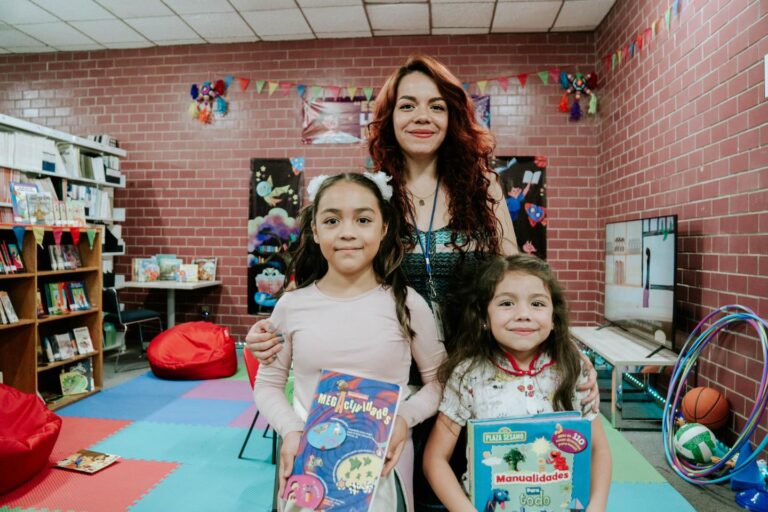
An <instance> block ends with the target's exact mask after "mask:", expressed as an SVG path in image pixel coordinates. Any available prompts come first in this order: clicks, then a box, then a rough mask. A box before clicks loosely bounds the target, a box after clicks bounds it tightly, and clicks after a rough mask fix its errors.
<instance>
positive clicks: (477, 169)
mask: <svg viewBox="0 0 768 512" xmlns="http://www.w3.org/2000/svg"><path fill="white" fill-rule="evenodd" d="M411 73H423V74H425V75H426V76H428V77H429V78H430V79H432V81H433V82H435V85H436V86H437V89H438V91H440V95H441V96H442V98H443V99H444V100H445V102H446V103H447V105H448V130H447V133H446V136H445V140H444V141H443V143H442V145H441V146H440V148H439V149H438V152H437V174H438V176H439V178H440V183H441V184H442V186H443V187H445V190H446V191H447V193H448V199H449V201H448V203H449V204H448V212H449V214H450V217H451V228H452V229H453V231H454V233H453V238H452V240H451V242H452V243H453V246H454V247H456V248H457V249H458V250H460V251H461V252H462V253H463V252H464V251H465V250H466V248H467V245H468V244H470V243H472V248H473V249H474V250H476V251H480V252H483V253H486V254H499V253H500V252H501V237H500V232H499V220H498V219H497V218H496V215H495V214H494V211H493V204H494V200H493V199H492V198H491V196H490V194H489V186H490V183H491V182H490V179H489V176H491V174H492V173H493V170H492V169H491V167H490V165H489V159H490V157H491V153H492V152H493V148H494V144H495V141H494V139H493V136H492V135H491V134H490V133H489V132H488V130H486V129H485V128H484V127H483V126H482V125H480V124H479V123H478V122H477V121H476V120H475V108H474V105H473V103H472V100H471V99H470V97H469V96H468V95H467V93H466V92H465V91H464V88H463V87H462V85H461V82H460V81H459V80H458V78H456V77H455V76H454V75H453V74H452V73H451V72H450V71H448V69H447V68H446V67H445V66H444V65H442V64H441V63H440V62H438V61H437V60H435V59H434V58H432V57H429V56H426V55H415V56H411V57H409V58H408V60H407V61H406V63H405V64H404V65H403V66H401V67H400V68H398V69H397V70H395V71H394V72H393V73H392V74H391V75H390V76H389V78H387V81H386V82H385V83H384V86H383V87H382V89H381V92H379V94H378V95H377V96H376V109H375V111H374V116H373V121H372V122H371V124H370V125H369V139H368V149H369V152H370V155H371V158H372V159H373V163H374V167H375V168H378V169H381V170H383V171H385V172H387V173H388V174H390V175H391V176H392V178H393V179H392V182H391V184H392V186H393V187H394V196H393V198H392V203H393V205H394V206H395V207H396V208H397V209H398V211H400V212H403V213H405V212H408V211H409V210H408V209H409V208H410V200H409V198H408V195H407V193H406V188H405V181H406V173H405V157H404V155H403V152H402V150H401V148H400V145H399V144H398V142H397V139H396V138H395V130H394V123H393V115H394V111H395V105H396V103H397V89H398V87H399V85H400V81H401V80H402V79H403V77H405V76H407V75H409V74H411ZM413 230H414V226H412V225H411V224H410V223H409V222H403V223H402V225H401V229H400V231H401V235H402V237H403V239H404V240H406V247H407V248H408V249H411V248H412V247H413V244H414V243H415V236H414V231H413ZM459 235H462V242H459V241H458V237H459Z"/></svg>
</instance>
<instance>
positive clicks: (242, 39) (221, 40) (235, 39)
mask: <svg viewBox="0 0 768 512" xmlns="http://www.w3.org/2000/svg"><path fill="white" fill-rule="evenodd" d="M205 40H206V41H208V42H209V43H211V44H226V43H253V42H256V41H259V38H258V37H257V36H256V35H255V34H253V33H251V35H249V36H220V37H213V36H212V37H206V38H205Z"/></svg>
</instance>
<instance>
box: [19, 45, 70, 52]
mask: <svg viewBox="0 0 768 512" xmlns="http://www.w3.org/2000/svg"><path fill="white" fill-rule="evenodd" d="M10 50H11V52H13V53H51V52H57V51H59V50H57V49H56V48H53V47H52V46H16V47H14V48H10Z"/></svg>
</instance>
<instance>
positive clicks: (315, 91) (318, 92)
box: [309, 85, 323, 100]
mask: <svg viewBox="0 0 768 512" xmlns="http://www.w3.org/2000/svg"><path fill="white" fill-rule="evenodd" d="M322 95H323V88H322V87H320V86H319V85H313V86H312V87H310V88H309V99H310V100H312V99H314V98H319V97H320V96H322Z"/></svg>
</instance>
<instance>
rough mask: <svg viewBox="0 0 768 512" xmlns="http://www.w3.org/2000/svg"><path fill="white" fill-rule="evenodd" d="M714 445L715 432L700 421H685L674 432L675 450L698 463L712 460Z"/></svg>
mask: <svg viewBox="0 0 768 512" xmlns="http://www.w3.org/2000/svg"><path fill="white" fill-rule="evenodd" d="M716 445H717V439H716V438H715V434H713V433H712V431H711V430H709V429H708V428H707V427H705V426H704V425H702V424H700V423H686V424H685V425H683V426H682V427H680V428H679V429H678V430H677V432H676V433H675V451H676V452H677V453H678V454H679V455H680V456H681V457H683V458H685V459H688V460H690V461H693V462H697V463H699V464H707V463H709V462H711V461H712V455H713V454H714V452H715V446H716Z"/></svg>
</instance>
